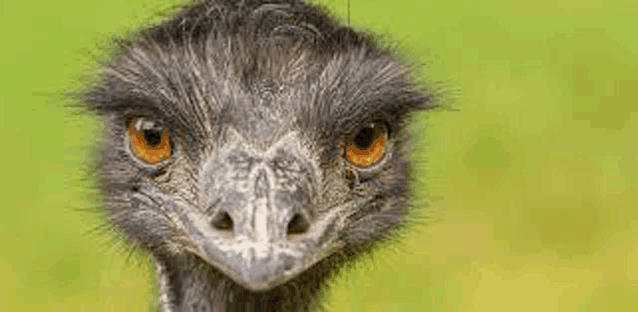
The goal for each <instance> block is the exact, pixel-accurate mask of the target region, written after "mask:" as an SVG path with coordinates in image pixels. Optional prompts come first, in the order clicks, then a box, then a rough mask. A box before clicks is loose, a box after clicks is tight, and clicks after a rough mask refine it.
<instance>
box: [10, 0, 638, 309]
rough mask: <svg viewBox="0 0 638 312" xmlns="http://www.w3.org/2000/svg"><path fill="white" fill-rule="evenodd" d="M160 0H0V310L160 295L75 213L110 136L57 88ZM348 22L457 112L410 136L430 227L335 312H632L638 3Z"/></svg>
mask: <svg viewBox="0 0 638 312" xmlns="http://www.w3.org/2000/svg"><path fill="white" fill-rule="evenodd" d="M156 2H157V1H150V0H147V1H144V0H135V1H133V0H128V1H124V0H110V1H68V0H64V1H35V2H30V1H2V2H1V3H0V33H1V34H2V37H1V38H2V40H1V42H2V43H1V46H0V77H1V78H2V81H1V83H0V129H1V131H2V132H1V134H2V136H1V139H2V145H1V146H2V152H1V153H0V155H1V156H0V157H2V161H1V162H0V163H1V164H2V168H1V172H0V175H1V176H2V179H1V180H2V188H1V190H2V205H1V208H0V225H1V228H0V237H1V238H2V245H1V246H2V248H1V249H0V310H3V311H35V310H48V311H145V310H146V309H147V308H146V307H147V305H148V302H150V301H151V300H152V296H153V295H152V291H153V290H152V287H151V286H150V285H151V284H150V279H151V276H152V273H149V272H148V270H147V266H146V265H145V264H144V261H143V259H144V256H143V255H134V256H133V257H131V258H130V260H129V261H127V253H126V250H125V247H123V246H120V245H118V244H116V243H113V242H112V241H111V239H110V238H109V236H108V235H103V234H99V233H95V232H91V229H92V228H94V227H95V226H96V225H97V224H98V220H99V218H98V216H97V215H95V214H92V213H87V212H82V211H77V210H75V209H77V208H87V207H90V205H91V203H92V202H95V197H96V192H95V191H91V190H89V189H88V186H89V185H90V182H83V181H82V180H81V178H82V177H83V170H84V169H83V168H86V165H87V163H86V160H87V159H91V158H92V157H93V156H94V152H93V150H92V149H91V148H93V147H94V142H95V140H96V139H97V137H98V136H99V134H100V129H101V126H100V124H99V122H97V119H95V118H90V117H87V116H76V115H72V114H71V113H70V110H69V109H68V108H65V107H64V105H65V104H72V102H73V101H72V100H70V99H68V98H64V97H63V96H62V95H61V94H62V93H63V92H66V91H69V90H74V89H76V88H78V87H80V86H81V85H82V83H84V82H86V81H88V80H90V79H91V77H95V75H94V73H95V70H96V69H97V67H96V65H95V59H96V58H97V59H99V57H100V55H102V52H101V50H100V49H98V48H97V46H99V45H104V42H106V40H107V39H108V38H109V37H110V36H112V35H114V34H118V33H122V32H124V31H126V30H128V29H130V28H131V27H133V28H134V27H140V26H141V25H145V24H148V23H150V22H153V21H157V20H158V19H161V17H158V16H157V14H155V12H157V11H159V10H163V9H166V8H168V7H169V6H170V5H171V4H170V3H162V4H158V3H156ZM327 5H328V6H330V7H331V8H332V10H333V11H335V12H336V13H337V14H339V15H340V16H342V17H344V16H345V14H346V7H347V6H346V2H345V0H336V1H335V0H332V2H327ZM350 15H351V24H353V25H355V26H356V27H365V28H368V29H371V30H374V31H376V32H379V33H382V34H385V35H388V36H390V37H391V38H393V39H394V40H396V41H398V42H400V44H401V45H402V47H403V48H404V50H405V51H407V52H408V53H409V55H410V56H411V57H412V58H413V60H417V61H420V62H422V63H424V64H425V65H426V66H425V67H423V68H421V69H418V70H419V71H423V74H424V75H425V76H427V77H429V79H430V80H431V81H438V82H440V83H439V84H440V85H443V86H445V89H446V90H447V91H448V95H449V101H447V102H446V103H447V104H448V105H449V106H451V107H455V108H458V109H459V110H458V111H445V110H444V111H437V112H432V113H429V114H422V115H419V116H418V118H417V120H416V123H415V125H414V127H413V130H414V133H415V143H414V151H415V154H414V158H415V161H416V165H415V175H416V176H417V179H418V181H417V182H416V183H415V185H414V190H415V208H416V209H418V210H415V216H416V215H425V216H427V217H429V218H430V220H432V221H436V222H430V223H431V224H430V225H429V226H427V227H420V228H415V229H413V230H412V232H411V233H412V234H413V235H412V236H410V237H409V238H407V239H405V240H401V241H396V242H393V243H392V244H389V245H388V246H386V247H385V248H384V249H383V250H381V251H379V252H378V253H376V254H375V255H374V262H372V261H371V260H370V259H364V260H362V261H361V263H360V264H359V265H358V266H357V268H356V270H352V271H351V272H346V274H343V275H342V276H340V277H339V278H337V279H336V280H335V281H334V285H335V286H334V287H332V288H331V291H330V292H329V294H328V301H327V303H326V304H327V305H328V306H329V307H331V308H332V309H331V310H333V311H350V310H353V311H636V310H637V309H638V303H637V302H636V295H637V294H638V210H637V209H636V205H637V203H638V192H637V191H638V179H637V175H638V156H637V155H638V147H637V145H636V135H638V105H637V98H638V97H637V96H638V40H637V39H636V38H637V36H636V29H638V23H637V22H636V16H638V2H636V1H635V0H631V1H608V0H607V1H605V0H585V1H583V0H559V1H555V0H552V1H549V0H541V1H482V2H478V1H461V0H448V1H398V0H394V1H388V0H386V1H364V0H351V4H350ZM426 117H427V120H426ZM426 121H427V123H426ZM428 205H429V206H428Z"/></svg>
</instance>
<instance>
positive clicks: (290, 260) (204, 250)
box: [173, 136, 350, 291]
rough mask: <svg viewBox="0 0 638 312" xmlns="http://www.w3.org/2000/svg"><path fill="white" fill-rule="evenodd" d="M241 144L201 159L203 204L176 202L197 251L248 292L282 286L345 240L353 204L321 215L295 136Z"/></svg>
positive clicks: (309, 167)
mask: <svg viewBox="0 0 638 312" xmlns="http://www.w3.org/2000/svg"><path fill="white" fill-rule="evenodd" d="M246 146H247V145H245V144H241V142H240V143H236V144H235V145H234V146H233V147H232V148H224V149H223V150H228V152H227V153H225V154H223V155H218V156H216V157H214V158H213V159H211V160H210V161H207V162H205V163H204V164H203V165H202V170H201V173H200V176H199V177H200V179H199V181H200V184H199V185H200V190H199V194H200V195H201V199H200V205H202V207H197V208H196V207H192V206H191V205H188V204H186V203H183V202H178V201H174V202H173V203H174V204H175V205H176V207H175V208H176V210H177V211H179V212H178V215H179V219H180V220H181V223H182V226H183V228H184V230H185V232H186V233H187V235H188V236H189V239H190V241H191V242H192V243H193V245H194V247H193V250H191V252H194V253H196V254H197V255H198V256H200V257H201V258H203V259H204V260H205V261H207V262H208V263H210V264H211V265H212V266H214V267H216V268H217V269H219V270H221V271H222V272H223V273H225V274H226V275H227V276H228V277H230V278H231V279H232V280H234V281H235V282H236V283H238V284H240V285H242V286H243V287H245V288H247V289H249V290H251V291H264V290H268V289H271V288H273V287H275V286H277V285H280V284H283V283H285V282H286V281H288V280H290V279H291V278H293V277H295V276H296V275H298V274H299V273H301V272H303V271H304V270H306V269H307V268H309V267H310V266H312V265H313V264H314V263H316V262H318V261H319V260H321V259H322V258H324V257H327V256H328V255H330V254H332V253H333V252H334V251H336V250H338V249H339V248H341V247H342V246H343V243H342V242H341V241H339V240H338V235H337V233H338V231H339V230H340V229H341V228H342V227H343V226H344V221H345V216H344V215H345V211H347V209H348V207H349V206H350V204H348V205H343V206H340V207H333V208H331V209H330V210H329V211H328V212H326V213H323V214H317V213H316V212H314V210H313V209H311V208H312V206H313V205H316V203H317V201H318V198H317V196H318V195H317V191H316V190H315V188H314V185H317V183H313V182H315V181H317V176H316V173H315V170H314V169H313V168H314V167H313V166H312V163H311V162H310V161H308V160H307V158H306V157H303V156H301V155H304V150H303V149H302V148H301V147H300V146H298V145H297V144H295V141H294V139H293V138H291V137H288V136H287V137H285V138H284V139H282V140H280V142H278V143H277V144H275V145H274V146H272V147H271V148H269V149H268V150H267V151H265V152H256V151H254V150H253V149H251V148H247V147H246Z"/></svg>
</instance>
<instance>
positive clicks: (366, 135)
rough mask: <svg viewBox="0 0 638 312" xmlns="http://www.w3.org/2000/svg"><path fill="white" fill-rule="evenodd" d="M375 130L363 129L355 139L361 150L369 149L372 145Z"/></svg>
mask: <svg viewBox="0 0 638 312" xmlns="http://www.w3.org/2000/svg"><path fill="white" fill-rule="evenodd" d="M373 135H374V128H363V129H362V130H361V131H359V133H357V136H355V137H354V144H356V145H357V147H358V148H360V149H367V148H368V147H370V145H371V144H372V139H373V138H374V137H373Z"/></svg>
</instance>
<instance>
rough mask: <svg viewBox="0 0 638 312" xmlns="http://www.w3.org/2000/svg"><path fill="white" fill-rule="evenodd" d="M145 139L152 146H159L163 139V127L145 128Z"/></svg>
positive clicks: (143, 131)
mask: <svg viewBox="0 0 638 312" xmlns="http://www.w3.org/2000/svg"><path fill="white" fill-rule="evenodd" d="M142 133H143V134H144V140H146V143H147V144H148V146H150V147H157V146H158V145H159V144H160V142H161V141H162V129H161V128H160V127H153V128H149V129H143V130H142Z"/></svg>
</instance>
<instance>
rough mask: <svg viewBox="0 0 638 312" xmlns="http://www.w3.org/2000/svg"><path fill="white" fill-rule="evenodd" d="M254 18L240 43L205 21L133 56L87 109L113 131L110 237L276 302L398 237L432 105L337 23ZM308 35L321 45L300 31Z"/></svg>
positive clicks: (129, 53)
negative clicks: (417, 131)
mask: <svg viewBox="0 0 638 312" xmlns="http://www.w3.org/2000/svg"><path fill="white" fill-rule="evenodd" d="M206 5H207V4H206ZM215 8H217V7H215ZM252 9H254V12H259V14H253V13H254V12H253V13H251V12H252V11H250V10H251V9H250V8H246V12H244V13H245V14H246V16H245V17H242V16H241V14H239V13H238V14H239V15H237V16H234V18H236V20H235V21H234V22H233V23H228V24H227V25H231V26H232V25H243V24H242V23H245V26H242V27H244V28H241V27H240V28H241V29H243V31H237V30H235V29H234V28H232V27H231V26H223V25H226V24H224V23H218V24H216V25H217V26H215V27H221V28H217V29H215V28H214V27H213V26H211V25H209V26H210V27H211V28H206V29H204V28H201V29H200V28H197V27H203V26H201V25H208V24H206V23H208V22H210V20H215V19H216V18H217V19H219V18H222V17H221V15H220V16H218V15H214V16H213V15H211V16H206V14H212V13H211V12H213V11H211V10H212V9H211V10H209V11H206V10H203V9H201V8H200V9H198V10H197V12H199V13H192V14H195V15H193V16H195V17H193V16H191V15H189V14H191V13H187V14H185V15H183V16H181V17H178V18H176V20H175V21H176V22H174V23H168V24H167V25H163V26H160V27H158V28H155V29H151V30H149V31H147V32H144V33H142V35H141V36H140V38H138V39H136V40H133V41H130V42H126V43H125V44H123V47H122V52H121V53H120V54H119V57H118V58H117V59H115V60H114V61H113V62H112V63H110V64H108V65H107V66H106V67H105V68H104V70H103V71H102V72H103V76H102V78H103V81H102V83H100V84H99V85H98V86H96V87H95V88H94V89H93V90H91V92H89V93H88V94H87V104H88V106H89V107H90V108H91V109H93V110H95V111H96V112H98V113H100V114H102V115H104V116H105V117H106V119H105V121H106V128H105V133H104V139H103V145H102V158H101V161H100V172H101V175H102V180H101V186H102V190H103V191H104V195H105V199H106V205H107V212H108V215H109V217H110V220H111V222H112V224H113V225H114V226H116V227H117V228H118V229H119V230H122V231H123V232H124V233H126V234H127V237H128V239H129V241H130V242H131V243H133V244H136V245H138V246H141V247H143V248H144V249H146V250H148V251H150V252H151V253H152V254H153V255H154V256H155V258H156V259H157V260H158V261H168V260H167V259H170V260H171V261H172V263H174V262H178V263H179V262H180V261H182V259H185V258H188V257H191V256H192V257H195V258H197V259H199V260H198V261H200V262H202V263H205V264H206V265H207V266H209V267H210V268H214V270H217V271H219V272H221V273H222V274H223V275H224V276H225V277H227V278H228V279H230V280H231V281H232V282H233V283H236V284H237V285H239V286H241V287H242V288H243V289H245V290H247V291H250V292H264V291H268V290H272V289H274V288H276V287H278V286H281V285H285V284H287V283H289V282H290V281H291V280H294V279H295V278H299V276H301V275H302V274H306V273H307V272H308V271H309V270H310V268H312V267H315V266H317V265H318V264H319V263H321V262H322V261H324V259H326V258H328V257H330V256H331V255H334V254H339V253H344V252H352V251H353V250H355V251H356V250H359V249H361V248H363V246H367V244H369V243H371V242H373V241H375V240H377V239H378V238H382V237H385V236H387V235H388V234H389V233H391V230H392V229H393V228H394V227H396V226H397V225H398V224H400V223H401V221H402V220H403V218H404V217H405V215H406V214H407V212H408V207H407V203H406V198H407V194H408V179H409V165H408V160H407V157H408V152H407V151H408V146H407V145H406V144H405V142H406V141H407V132H406V129H405V128H404V125H405V123H406V121H407V119H408V118H409V116H410V113H411V112H412V111H414V110H416V109H419V108H423V107H425V105H426V104H427V97H426V96H425V95H423V93H422V92H421V91H420V90H419V89H418V88H416V87H415V86H414V85H413V84H412V82H411V81H410V78H409V74H408V73H409V69H408V68H407V67H406V66H404V65H401V63H399V62H398V61H397V60H396V59H395V58H394V57H393V56H392V55H391V53H390V52H388V51H384V50H381V49H378V48H376V47H374V44H373V42H372V41H367V39H364V38H362V37H361V38H360V37H357V36H358V35H357V34H356V33H353V32H351V31H350V30H348V29H344V28H336V27H335V26H333V25H332V24H330V22H329V20H328V19H327V18H325V17H318V16H315V17H313V18H324V19H325V20H324V22H321V23H319V22H317V21H314V22H315V23H317V24H316V25H314V26H312V25H311V24H308V23H305V24H304V23H298V24H295V25H290V24H287V23H288V22H289V21H290V19H280V20H279V19H275V18H274V17H273V16H279V15H280V14H281V11H282V10H284V9H289V10H292V11H291V12H293V11H294V10H298V9H299V8H292V7H290V6H289V5H281V7H278V6H270V5H264V7H261V8H257V7H256V8H252ZM308 10H310V9H308ZM193 12H195V11H193ZM206 12H208V13H206ZM242 12H243V11H242ZM312 12H314V13H312V14H315V13H316V12H315V11H312ZM244 13H242V14H244ZM197 14H199V15H197ZM269 14H271V15H272V16H271V15H269ZM290 14H292V13H290ZM243 19H246V20H243ZM250 19H259V21H261V22H263V23H266V22H267V23H266V24H263V23H262V24H260V23H261V22H259V21H255V20H250ZM273 21H274V22H273ZM237 23H239V24H237ZM278 23H279V24H278ZM184 25H186V26H188V27H186V26H184ZM189 25H190V26H189ZM219 25H222V26H219ZM254 25H261V26H260V27H261V28H260V29H255V30H251V28H250V27H253V26H254ZM178 26H179V27H178ZM302 26H303V27H310V26H312V27H310V28H309V29H311V30H312V32H313V33H314V32H320V34H318V35H317V36H316V37H312V38H311V39H308V38H307V36H306V35H307V34H308V32H307V31H306V32H304V33H303V34H304V36H298V35H295V34H294V32H291V31H293V30H295V31H299V29H300V27H302ZM189 27H190V28H189ZM224 27H228V28H224ZM233 27H234V26H233ZM255 27H256V26H255ZM322 27H323V28H322ZM194 29H198V31H194ZM283 30H287V32H285V35H284V34H283V33H284V32H283ZM280 32H281V33H280ZM326 40H327V41H326ZM328 43H329V44H328ZM318 286H319V285H318Z"/></svg>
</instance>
